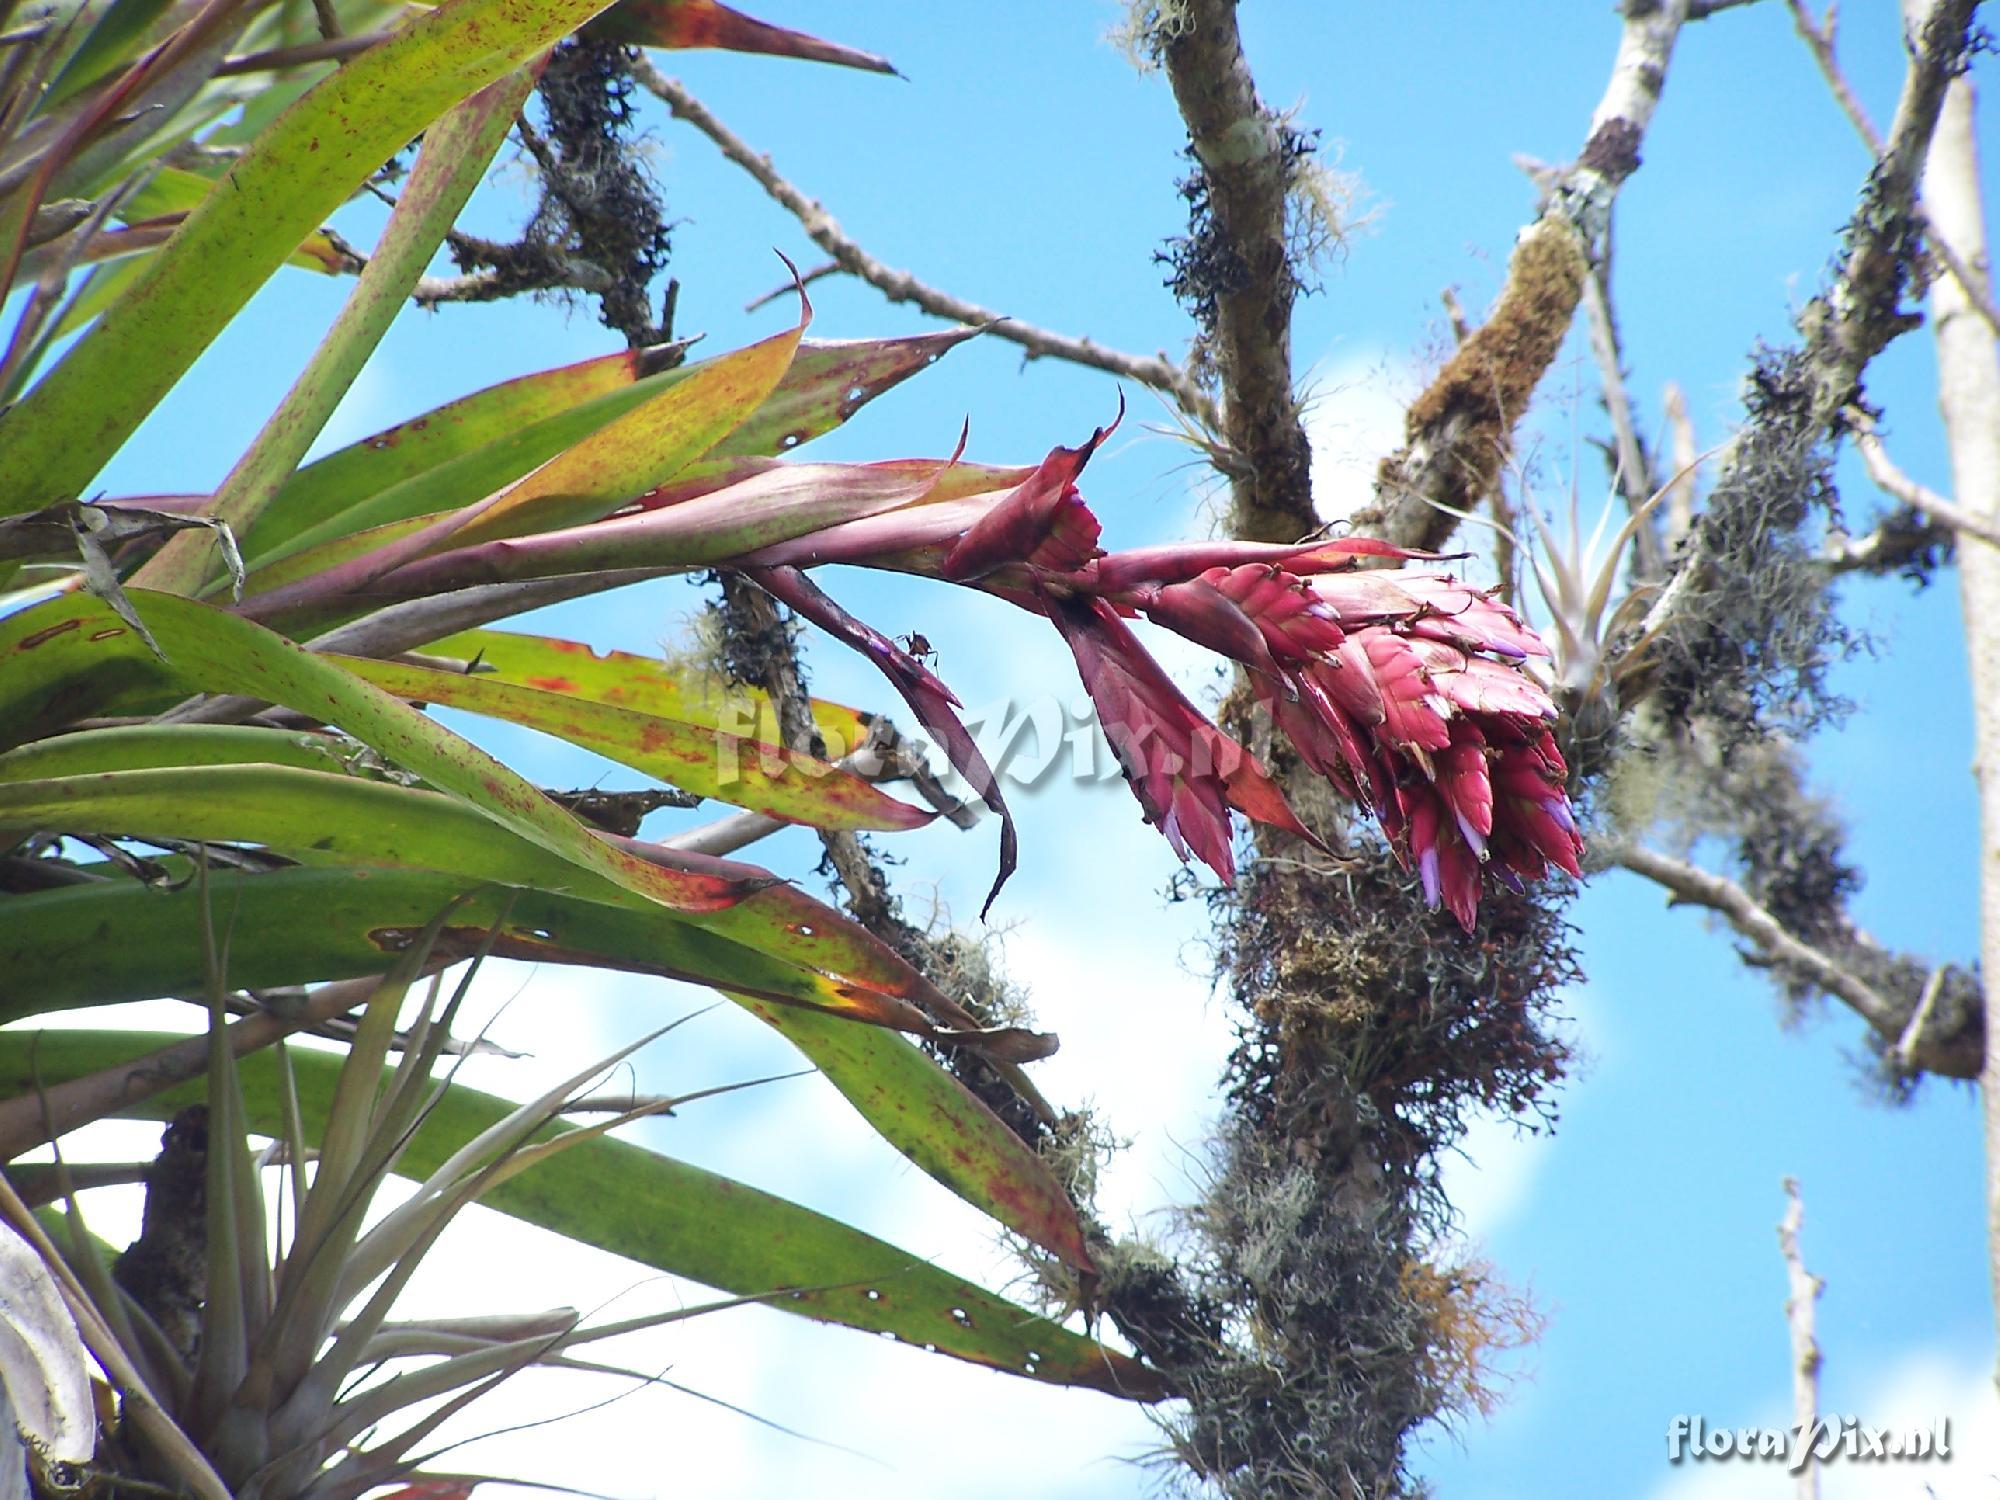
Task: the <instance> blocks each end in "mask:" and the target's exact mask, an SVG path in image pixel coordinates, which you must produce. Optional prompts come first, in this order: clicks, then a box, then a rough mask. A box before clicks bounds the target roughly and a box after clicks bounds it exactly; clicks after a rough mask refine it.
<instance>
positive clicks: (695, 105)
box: [632, 53, 1218, 428]
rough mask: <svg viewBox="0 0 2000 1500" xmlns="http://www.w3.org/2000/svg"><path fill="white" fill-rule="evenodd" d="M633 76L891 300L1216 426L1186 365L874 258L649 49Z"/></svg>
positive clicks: (1205, 398) (829, 250)
mask: <svg viewBox="0 0 2000 1500" xmlns="http://www.w3.org/2000/svg"><path fill="white" fill-rule="evenodd" d="M632 76H633V77H634V78H636V79H637V80H638V81H639V83H640V84H641V85H642V86H643V87H644V88H645V89H646V90H647V91H648V92H649V93H651V94H653V95H654V96H655V97H656V98H658V99H659V100H660V101H661V102H662V103H664V104H665V105H666V106H667V108H668V109H669V110H670V111H672V113H673V115H674V118H675V119H678V120H685V121H687V123H688V124H690V125H692V126H694V128H695V129H696V130H699V131H700V132H701V133H702V134H703V135H705V136H707V137H708V138H709V139H710V140H711V141H713V142H714V143H715V144H716V146H717V147H718V148H719V149H720V150H721V152H722V154H723V155H724V156H725V157H727V158H728V159H729V160H730V161H732V162H734V163H735V164H736V165H737V166H739V167H741V168H742V169H743V170H744V171H746V172H748V173H749V174H750V176H751V177H752V178H754V179H755V180H756V182H757V185H758V186H759V187H761V188H763V189H764V191H765V192H767V193H769V194H770V195H771V197H772V198H774V199H776V200H777V202H778V203H779V205H780V206H781V207H783V208H784V209H785V210H786V211H787V212H788V213H790V214H791V215H792V217H793V218H795V219H797V220H798V221H799V226H800V227H801V228H802V229H804V230H805V232H806V235H807V237H808V238H810V239H811V240H812V242H813V243H814V244H816V245H818V246H819V247H820V249H822V250H824V251H825V252H826V253H827V254H828V255H830V256H832V257H833V258H834V260H835V261H836V262H838V263H839V265H840V267H841V269H843V270H845V271H847V272H849V273H850V274H852V275H855V276H858V277H860V278H861V279H862V280H863V281H865V282H867V283H868V284H869V285H870V286H872V287H874V288H875V289H876V290H877V291H879V292H880V293H882V295H883V296H885V297H887V298H888V299H889V300H890V301H891V302H910V303H914V304H915V305H916V306H918V307H920V308H922V309H923V310H924V311H925V312H927V313H929V314H931V316H933V317H938V318H947V319H949V320H951V321H952V322H954V323H966V324H971V325H973V326H975V327H983V328H986V329H988V331H990V332H991V333H992V334H993V336H994V337H995V338H1002V339H1006V340H1008V341H1009V342H1010V343H1015V344H1019V345H1020V346H1021V347H1022V348H1023V349H1025V350H1026V351H1027V354H1028V358H1030V359H1063V360H1068V361H1070V362H1071V363H1072V364H1079V365H1088V366H1090V367H1091V368H1092V369H1097V370H1103V371H1106V372H1107V373H1109V374H1112V375H1123V376H1124V377H1125V378H1126V379H1128V380H1136V381H1138V382H1140V383H1141V384H1142V385H1148V386H1151V387H1152V388H1153V389H1154V390H1157V391H1162V392H1164V393H1166V394H1167V395H1168V396H1171V397H1172V398H1173V400H1174V402H1175V404H1176V405H1178V406H1179V407H1180V408H1181V410H1182V411H1184V412H1186V413H1187V414H1188V416H1189V417H1191V418H1192V419H1193V420H1195V421H1196V422H1199V423H1201V424H1202V425H1203V426H1205V427H1210V428H1213V427H1215V426H1217V425H1218V419H1217V416H1216V411H1215V403H1214V402H1212V401H1211V400H1210V399H1209V398H1208V396H1207V394H1206V393H1205V392H1203V391H1202V389H1201V388H1200V387H1199V386H1198V385H1196V384H1195V382H1194V380H1193V378H1192V377H1191V376H1189V374H1188V373H1187V371H1185V370H1183V369H1181V368H1180V367H1179V366H1177V365H1174V364H1172V363H1171V362H1169V361H1168V360H1167V359H1166V357H1165V356H1164V355H1160V356H1155V357H1154V358H1151V359H1148V358H1145V357H1143V356H1140V355H1134V354H1126V353H1123V352H1122V351H1120V350H1117V349H1107V348H1105V347H1104V346H1103V345H1102V344H1097V343H1093V342H1092V341H1091V340H1090V339H1087V338H1072V337H1070V336H1069V335H1067V334H1060V333H1053V332H1051V331H1050V330H1048V329H1045V328H1037V327H1036V326H1035V325H1033V324H1032V323H1023V322H1021V321H1020V320H1019V319H1017V318H1010V317H1008V316H1006V314H1004V313H998V312H994V311H993V310H992V309H990V308H985V307H981V306H979V305H978V304H977V303H974V302H967V301H966V300H965V299H964V298H962V297H954V296H952V295H951V294H950V293H948V292H944V291H940V290H938V289H937V288H936V287H933V286H929V285H927V284H926V283H924V282H921V281H919V280H918V279H917V278H916V277H915V276H913V275H911V274H910V273H909V272H908V271H898V270H895V269H894V268H892V267H890V266H887V265H884V264H883V263H882V262H881V261H879V260H877V259H875V257H874V256H872V255H870V254H869V253H868V252H867V251H866V250H864V249H862V248H861V246H860V245H859V244H857V243H856V242H855V241H854V240H852V239H850V238H849V237H848V235H847V234H846V232H845V231H843V230H842V229H841V227H840V225H839V224H838V223H836V222H835V220H834V218H833V216H832V215H831V214H829V213H828V212H827V211H826V210H825V209H824V208H822V207H821V206H820V204H819V203H818V202H817V201H815V200H814V199H812V198H809V197H807V196H806V194H805V193H804V192H802V191H801V190H800V189H799V188H797V187H796V186H794V185H793V184H792V183H791V182H790V181H788V180H787V179H786V178H785V177H783V176H782V175H780V173H779V172H778V170H777V168H776V167H774V166H772V165H771V158H770V157H768V156H765V155H762V154H760V153H759V152H756V151H753V150H752V149H751V148H750V146H749V145H748V144H747V143H746V142H745V141H744V140H743V138H742V137H741V136H739V135H737V134H736V132H735V131H733V130H731V129H730V128H729V127H728V126H727V125H725V124H723V123H722V121H720V120H719V119H717V118H716V117H715V116H714V115H713V114H712V113H710V111H709V109H708V107H707V106H706V105H704V104H703V103H702V102H701V101H700V100H699V99H697V98H695V97H694V95H693V94H691V93H689V92H688V91H687V89H686V88H684V87H683V86H682V85H681V84H680V83H679V82H678V81H677V80H675V79H672V78H669V77H667V76H666V75H665V74H664V73H662V72H661V71H660V70H659V69H658V68H656V67H654V66H653V64H652V61H651V60H650V59H649V58H648V57H646V55H645V54H643V53H640V54H637V55H636V56H635V57H634V59H633V62H632Z"/></svg>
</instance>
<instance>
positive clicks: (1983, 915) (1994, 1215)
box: [1924, 76, 2000, 1308]
mask: <svg viewBox="0 0 2000 1500" xmlns="http://www.w3.org/2000/svg"><path fill="white" fill-rule="evenodd" d="M1973 115H1974V99H1973V90H1972V84H1971V81H1970V80H1969V79H1967V78H1965V77H1962V76H1961V77H1960V78H1958V79H1956V80H1954V81H1953V83H1952V85H1951V87H1950V89H1949V91H1948V92H1947V93H1946V95H1945V100H1944V109H1943V112H1942V114H1941V115H1940V116H1939V119H1938V127H1937V134H1936V135H1935V136H1933V137H1932V140H1931V148H1930V157H1929V161H1928V163H1927V165H1926V168H1925V175H1924V186H1925V201H1926V204H1927V206H1928V207H1929V209H1930V214H1931V231H1932V233H1933V235H1935V236H1936V237H1937V238H1938V239H1939V240H1941V241H1942V242H1943V243H1945V244H1947V245H1949V246H1950V247H1951V250H1952V253H1953V256H1954V258H1955V259H1956V260H1957V261H1958V263H1959V264H1961V265H1963V266H1964V267H1966V269H1967V272H1968V274H1969V276H1970V277H1971V279H1972V280H1973V281H1974V282H1975V283H1977V284H1978V286H1977V289H1976V290H1975V293H1974V294H1973V295H1968V293H1967V290H1966V288H1965V287H1964V286H1963V285H1961V284H1960V282H1959V279H1958V278H1957V277H1955V276H1940V277H1939V278H1938V279H1937V281H1936V283H1935V284H1933V286H1932V287H1931V318H1932V326H1933V329H1934V331H1935V335H1936V338H1937V350H1938V405H1939V408H1940V409H1941V410H1942V412H1943V415H1944V428H1945V438H1946V442H1947V444H1948V446H1949V448H1950V450H1951V476H1952V496H1953V501H1954V503H1955V504H1956V506H1957V507H1958V509H1960V510H1962V511H1965V512H1967V513H1969V514H1970V515H1973V516H1975V517H1978V518H1980V519H1981V520H1983V521H1985V522H1987V523H1989V524H1991V523H1993V522H1994V521H1996V520H2000V355H1996V350H1995V345H1994V339H1993V331H1992V329H1991V328H1990V327H1988V326H1987V324H1986V322H1985V320H1984V319H1983V318H1982V317H1981V315H1980V312H1979V308H1978V292H1980V291H1983V292H1984V293H1985V295H1986V296H1987V297H1988V298H1990V296H1991V292H1990V287H1991V285H1992V270H1991V264H1990V262H1989V261H1988V259H1987V246H1986V226H1985V222H1984V212H1983V208H1982V205H1981V203H1980V193H1979V150H1978V135H1977V132H1976V129H1975V126H1974V122H1973ZM1958 579H1959V596H1960V599H1961V601H1962V603H1963V606H1964V610H1965V643H1966V657H1967V661H1968V664H1969V666H1970V669H1971V675H1972V713H1973V771H1974V774H1975V775H1976V776H1977V777H1978V779H1979V809H1980V812H1979V824H1980V827H1979V835H1980V836H1979V859H1980V865H1979V925H1980V959H1981V964H1982V967H1983V969H1984V971H1985V973H1986V974H1987V975H1989V976H1991V975H1994V974H2000V548H1996V547H1993V546H1991V545H1989V544H1987V543H1985V542H1983V541H1980V540H1975V539H1973V538H1971V537H1963V538H1962V539H1961V547H1960V555H1959V561H1958ZM1997 1012H2000V1006H1996V1004H1995V998H1994V987H1993V986H1991V985H1990V984H1989V986H1988V989H1987V998H1986V1059H1985V1067H1984V1069H1983V1071H1982V1072H1981V1075H1980V1091H1981V1094H1982V1095H1983V1097H1984V1103H1985V1112H1986V1227H1987V1234H1988V1237H1989V1243H1990V1244H1991V1246H1992V1260H1993V1276H1994V1288H1995V1303H1996V1308H2000V1013H1997Z"/></svg>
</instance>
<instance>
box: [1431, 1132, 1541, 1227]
mask: <svg viewBox="0 0 2000 1500" xmlns="http://www.w3.org/2000/svg"><path fill="white" fill-rule="evenodd" d="M1555 1144H1556V1143H1555V1138H1554V1137H1553V1136H1552V1135H1550V1134H1549V1133H1548V1132H1547V1131H1543V1132H1541V1133H1539V1134H1531V1133H1529V1132H1527V1131H1524V1130H1521V1129H1519V1128H1518V1127H1517V1126H1516V1125H1515V1124H1514V1123H1513V1121H1512V1120H1511V1119H1509V1118H1506V1117H1503V1116H1499V1115H1481V1116H1479V1117H1478V1118H1477V1119H1475V1120H1474V1121H1473V1122H1472V1125H1471V1127H1470V1128H1469V1129H1468V1130H1467V1131H1466V1133H1465V1137H1464V1139H1463V1140H1461V1141H1460V1142H1459V1149H1458V1150H1456V1151H1454V1152H1451V1153H1450V1154H1449V1155H1447V1156H1446V1157H1445V1159H1444V1169H1443V1175H1444V1191H1445V1196H1446V1197H1447V1198H1448V1199H1450V1200H1451V1203H1452V1206H1453V1207H1454V1208H1456V1209H1457V1210H1458V1213H1459V1225H1458V1227H1459V1232H1460V1233H1461V1234H1463V1235H1464V1236H1465V1238H1466V1239H1468V1240H1471V1241H1473V1242H1475V1243H1476V1242H1478V1241H1480V1240H1485V1239H1488V1238H1490V1237H1491V1236H1492V1235H1494V1234H1495V1233H1497V1232H1498V1231H1499V1230H1500V1229H1501V1228H1503V1227H1504V1226H1506V1225H1507V1224H1508V1223H1510V1222H1511V1221H1512V1220H1513V1218H1514V1217H1515V1215H1517V1214H1518V1213H1520V1211H1521V1210H1522V1209H1523V1208H1525V1207H1526V1206H1527V1205H1528V1203H1529V1201H1530V1199H1532V1197H1533V1196H1534V1190H1535V1182H1536V1179H1537V1178H1539V1177H1540V1176H1541V1173H1542V1170H1543V1168H1545V1167H1546V1166H1547V1165H1548V1162H1549V1155H1550V1153H1551V1152H1552V1151H1554V1149H1555Z"/></svg>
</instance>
